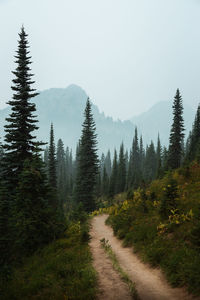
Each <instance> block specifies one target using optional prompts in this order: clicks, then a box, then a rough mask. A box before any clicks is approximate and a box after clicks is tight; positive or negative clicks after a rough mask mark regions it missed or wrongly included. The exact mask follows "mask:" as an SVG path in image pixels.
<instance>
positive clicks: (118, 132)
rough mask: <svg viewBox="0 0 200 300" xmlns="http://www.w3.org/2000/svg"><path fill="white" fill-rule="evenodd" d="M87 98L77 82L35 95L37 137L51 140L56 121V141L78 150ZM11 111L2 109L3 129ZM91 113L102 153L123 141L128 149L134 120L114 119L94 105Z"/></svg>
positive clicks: (0, 120)
mask: <svg viewBox="0 0 200 300" xmlns="http://www.w3.org/2000/svg"><path fill="white" fill-rule="evenodd" d="M87 97H88V96H87V94H86V92H85V91H84V90H83V89H82V88H80V87H79V86H77V85H74V84H73V85H70V86H68V87H67V88H52V89H49V90H45V91H41V92H40V94H39V95H38V96H37V97H35V98H33V101H34V103H35V104H36V108H37V112H36V115H37V116H38V117H37V119H38V120H39V130H38V132H36V134H37V139H39V140H42V141H44V142H48V141H49V132H50V124H51V122H53V125H54V134H55V141H57V140H58V139H59V138H61V139H62V140H63V142H64V144H65V146H69V147H70V148H72V149H73V150H74V151H75V149H76V145H77V143H78V141H79V138H80V136H81V129H82V126H81V125H82V123H83V120H84V116H83V114H84V109H85V104H86V100H87ZM9 111H10V110H9V107H7V108H5V109H3V110H0V128H1V132H2V130H3V125H4V123H5V117H7V116H8V114H9ZM92 112H93V115H94V119H95V123H96V129H97V134H98V149H99V151H100V152H107V151H108V149H110V150H111V151H113V150H114V148H115V147H117V148H119V145H120V143H121V142H122V140H123V142H124V144H125V146H126V147H127V148H129V147H130V145H131V143H132V138H133V134H134V125H133V124H132V123H131V121H123V122H122V121H120V120H118V121H113V119H112V118H111V117H106V116H105V115H104V113H100V112H99V109H98V107H97V106H96V105H94V104H93V105H92Z"/></svg>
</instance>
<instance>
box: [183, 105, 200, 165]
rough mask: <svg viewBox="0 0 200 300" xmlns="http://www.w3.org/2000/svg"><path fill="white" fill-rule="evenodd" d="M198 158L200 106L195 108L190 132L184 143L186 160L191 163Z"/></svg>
mask: <svg viewBox="0 0 200 300" xmlns="http://www.w3.org/2000/svg"><path fill="white" fill-rule="evenodd" d="M199 156H200V105H199V106H198V108H197V112H196V115H195V120H194V124H193V127H192V132H191V133H190V135H189V137H188V140H187V143H186V158H187V159H188V160H189V161H191V160H194V159H195V158H197V157H199Z"/></svg>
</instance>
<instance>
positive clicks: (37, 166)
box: [12, 153, 58, 255]
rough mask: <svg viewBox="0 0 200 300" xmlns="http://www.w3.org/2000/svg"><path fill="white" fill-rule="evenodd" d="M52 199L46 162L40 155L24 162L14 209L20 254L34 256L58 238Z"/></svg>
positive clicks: (16, 245) (17, 246)
mask: <svg viewBox="0 0 200 300" xmlns="http://www.w3.org/2000/svg"><path fill="white" fill-rule="evenodd" d="M51 197H52V193H50V190H49V188H48V185H47V180H46V174H45V171H44V165H43V162H42V160H41V157H40V156H39V155H38V154H37V153H36V154H35V155H34V156H33V157H32V159H27V160H25V162H24V168H23V170H22V172H21V174H20V178H19V185H18V187H17V189H16V201H15V204H14V205H13V208H12V212H13V214H14V215H15V216H16V217H15V218H16V220H17V222H16V224H15V239H16V243H15V251H16V253H18V254H19V253H20V254H25V255H30V253H32V252H33V251H35V250H36V249H38V248H39V247H40V246H42V245H44V244H46V243H48V242H50V241H51V240H53V238H55V236H56V235H57V229H56V228H57V220H58V218H56V214H55V211H54V210H53V209H51V208H50V206H49V202H50V201H51V200H50V201H49V199H51ZM22 207H23V209H21V208H22Z"/></svg>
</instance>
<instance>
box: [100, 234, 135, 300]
mask: <svg viewBox="0 0 200 300" xmlns="http://www.w3.org/2000/svg"><path fill="white" fill-rule="evenodd" d="M100 243H101V246H102V247H103V248H104V249H105V251H106V253H107V254H108V257H109V258H110V260H111V261H112V265H113V268H114V269H115V270H116V271H117V272H118V273H119V275H120V277H121V279H122V280H123V281H124V282H125V283H126V284H127V285H128V288H129V290H130V293H131V295H132V297H133V299H134V300H139V296H138V294H137V291H136V288H135V284H134V283H133V282H132V280H131V279H130V278H129V276H128V275H127V274H126V273H125V272H124V270H123V269H122V268H121V266H120V264H119V262H118V259H117V257H116V255H115V253H114V252H113V250H112V247H111V245H110V244H109V241H108V240H105V238H103V239H101V240H100Z"/></svg>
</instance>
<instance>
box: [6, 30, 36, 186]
mask: <svg viewBox="0 0 200 300" xmlns="http://www.w3.org/2000/svg"><path fill="white" fill-rule="evenodd" d="M28 48H29V46H28V41H27V34H26V33H25V30H24V27H22V29H21V32H20V33H19V42H18V50H17V55H16V56H15V58H16V64H17V68H16V70H15V71H14V72H13V74H14V75H15V79H13V86H12V90H13V91H14V94H13V99H12V100H10V101H9V102H8V104H9V105H10V106H11V114H10V116H9V117H8V118H6V121H7V124H6V125H5V132H6V135H5V145H4V149H5V150H6V158H5V163H6V169H7V178H8V180H9V184H10V188H12V190H14V188H15V186H16V183H17V180H18V176H19V174H20V172H21V171H22V169H23V163H24V161H25V160H26V159H28V158H31V157H32V153H33V151H34V150H35V142H34V139H35V136H34V135H32V132H33V131H34V130H36V129H38V127H37V126H36V123H37V122H38V121H37V120H36V119H35V115H34V112H35V111H36V108H35V104H34V103H31V102H30V100H31V99H32V98H33V97H35V96H37V95H38V93H36V92H35V89H33V88H32V87H31V86H32V84H33V83H34V81H33V80H32V79H31V78H32V76H33V74H31V69H30V64H31V61H30V59H31V57H30V56H29V51H28Z"/></svg>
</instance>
